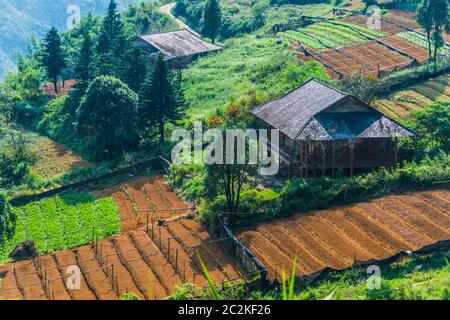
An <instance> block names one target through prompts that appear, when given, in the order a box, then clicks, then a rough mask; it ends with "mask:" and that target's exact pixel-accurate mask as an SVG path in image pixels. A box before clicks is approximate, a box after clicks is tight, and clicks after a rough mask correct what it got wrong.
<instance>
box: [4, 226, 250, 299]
mask: <svg viewBox="0 0 450 320" xmlns="http://www.w3.org/2000/svg"><path fill="white" fill-rule="evenodd" d="M169 246H170V251H169ZM197 251H198V252H199V253H200V256H201V257H202V260H203V261H204V263H205V265H206V267H207V268H208V270H209V271H210V274H211V277H212V279H213V281H215V282H216V283H218V284H220V283H221V282H224V281H233V280H236V279H237V278H240V277H242V275H243V273H242V271H241V269H240V268H239V267H237V266H236V263H235V261H233V260H232V259H231V258H230V257H229V256H228V254H227V253H226V252H225V251H224V249H223V248H222V247H221V246H220V244H219V243H218V242H216V241H214V240H213V239H212V238H211V237H210V236H209V234H208V233H207V232H206V230H205V229H204V228H203V227H202V226H201V225H200V224H199V223H198V222H195V221H193V220H189V219H184V220H180V221H178V222H175V221H172V222H168V223H166V224H165V225H163V226H160V227H156V226H154V229H153V232H149V234H147V233H146V232H145V231H144V230H136V231H131V232H128V233H125V234H122V235H120V236H117V237H114V238H111V239H105V240H101V241H99V242H98V243H94V244H91V245H86V246H82V247H79V248H76V249H73V250H67V251H62V252H56V253H52V254H49V255H45V256H40V257H39V258H36V259H34V260H27V261H21V262H16V263H10V264H6V265H3V266H1V267H0V279H1V282H2V286H1V288H0V299H33V300H34V299H52V300H53V299H54V300H70V299H73V300H96V299H99V300H114V299H118V298H119V297H120V296H121V295H122V294H124V293H126V292H131V293H134V294H137V295H138V296H139V297H140V298H141V299H150V300H151V299H162V298H165V297H167V296H169V295H171V294H173V293H174V287H175V286H177V285H181V284H183V283H186V282H190V283H195V284H197V285H198V286H201V287H203V286H206V285H207V282H206V279H205V278H204V276H203V273H202V271H201V268H200V264H199V261H198V258H197ZM69 266H76V267H78V268H80V271H81V283H80V288H79V290H78V289H72V288H71V287H70V286H69V284H70V281H69V277H70V276H71V275H72V274H71V273H70V272H69V270H68V267H69Z"/></svg>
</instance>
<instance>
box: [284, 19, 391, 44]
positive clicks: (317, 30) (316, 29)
mask: <svg viewBox="0 0 450 320" xmlns="http://www.w3.org/2000/svg"><path fill="white" fill-rule="evenodd" d="M281 36H284V37H287V38H289V39H291V40H294V41H300V42H302V43H303V44H306V45H307V46H309V47H312V48H315V49H322V48H326V47H328V48H336V47H340V46H345V45H349V44H353V43H359V42H363V41H367V40H370V39H375V38H380V37H383V36H384V34H382V33H379V32H376V31H373V30H370V29H368V28H364V27H361V26H358V25H355V24H351V23H345V22H320V23H316V24H313V25H309V26H307V27H305V28H301V29H298V30H289V31H286V32H283V33H281Z"/></svg>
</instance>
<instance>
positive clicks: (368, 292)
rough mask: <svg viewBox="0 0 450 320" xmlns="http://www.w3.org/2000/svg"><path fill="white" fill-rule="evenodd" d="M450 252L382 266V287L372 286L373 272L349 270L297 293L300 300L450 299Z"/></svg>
mask: <svg viewBox="0 0 450 320" xmlns="http://www.w3.org/2000/svg"><path fill="white" fill-rule="evenodd" d="M449 259H450V251H447V252H443V253H436V254H434V255H430V256H425V257H416V258H412V259H408V260H406V261H403V262H398V263H394V264H392V265H388V266H385V267H381V282H380V286H379V288H373V289H369V287H368V285H367V282H368V278H369V277H370V275H371V274H367V273H366V272H365V271H366V270H358V269H354V270H350V271H349V272H348V273H346V274H344V275H343V276H342V275H340V276H333V275H331V276H329V277H328V279H327V280H325V281H322V282H321V283H320V284H319V285H317V286H314V287H308V288H306V289H304V290H301V291H302V292H301V293H300V294H299V295H298V296H297V299H301V300H323V299H325V298H327V299H330V300H450V263H449Z"/></svg>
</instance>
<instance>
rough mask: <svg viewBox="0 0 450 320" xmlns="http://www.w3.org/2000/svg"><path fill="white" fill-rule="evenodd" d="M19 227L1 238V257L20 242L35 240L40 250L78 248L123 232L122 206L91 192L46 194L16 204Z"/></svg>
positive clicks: (42, 252) (41, 251)
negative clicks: (25, 202)
mask: <svg viewBox="0 0 450 320" xmlns="http://www.w3.org/2000/svg"><path fill="white" fill-rule="evenodd" d="M14 210H15V211H16V213H17V221H16V228H15V231H14V234H13V235H12V236H10V237H7V236H6V235H5V236H4V238H3V239H1V241H0V261H5V260H7V259H8V255H9V253H10V252H11V251H12V250H13V249H14V248H15V247H16V246H17V245H19V244H20V243H22V242H24V241H27V240H33V241H34V242H35V245H36V248H37V249H38V251H39V253H40V254H45V253H48V252H53V251H57V250H62V249H65V248H74V247H76V246H80V245H83V244H86V243H90V242H92V241H94V240H95V239H102V238H106V237H108V236H112V235H115V234H117V233H119V232H120V224H121V221H120V217H119V210H118V207H117V205H116V203H115V201H114V200H113V199H112V198H110V197H108V198H102V199H98V200H96V199H94V198H93V197H92V196H90V195H88V194H68V195H63V196H56V197H51V198H46V199H43V200H41V201H36V202H31V203H29V204H27V205H24V206H21V207H18V208H14Z"/></svg>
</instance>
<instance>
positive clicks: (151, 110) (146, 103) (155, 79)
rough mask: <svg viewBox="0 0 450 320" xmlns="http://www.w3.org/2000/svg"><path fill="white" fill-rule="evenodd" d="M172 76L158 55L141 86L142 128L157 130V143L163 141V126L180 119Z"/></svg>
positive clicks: (161, 57) (165, 63) (180, 107)
mask: <svg viewBox="0 0 450 320" xmlns="http://www.w3.org/2000/svg"><path fill="white" fill-rule="evenodd" d="M172 79H173V75H172V73H171V71H170V70H169V66H168V64H167V62H166V61H165V60H164V56H163V55H162V54H159V55H158V58H157V60H156V62H155V65H154V68H153V70H152V73H151V74H149V77H148V78H147V79H146V81H145V83H144V85H143V86H142V92H141V105H140V110H141V114H142V119H143V123H144V128H146V129H148V128H149V126H152V125H153V126H155V127H157V128H158V133H159V142H160V144H162V143H163V142H164V141H165V137H164V128H165V125H167V124H171V123H174V122H175V121H176V120H179V119H180V118H181V114H182V108H183V106H182V105H180V104H179V100H178V98H177V92H176V90H175V87H174V83H173V81H172Z"/></svg>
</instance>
